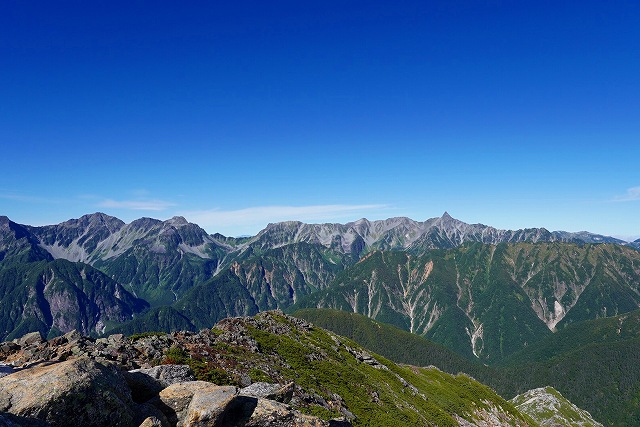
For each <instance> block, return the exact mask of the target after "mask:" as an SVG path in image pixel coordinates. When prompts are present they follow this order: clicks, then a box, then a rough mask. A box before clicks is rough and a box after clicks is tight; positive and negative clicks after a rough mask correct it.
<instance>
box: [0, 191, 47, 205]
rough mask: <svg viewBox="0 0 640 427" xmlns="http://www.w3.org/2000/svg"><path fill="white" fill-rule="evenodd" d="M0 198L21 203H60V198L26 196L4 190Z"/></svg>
mask: <svg viewBox="0 0 640 427" xmlns="http://www.w3.org/2000/svg"><path fill="white" fill-rule="evenodd" d="M0 199H4V200H12V201H14V202H23V203H60V200H56V199H51V198H47V197H39V196H28V195H24V194H18V193H11V192H5V193H0Z"/></svg>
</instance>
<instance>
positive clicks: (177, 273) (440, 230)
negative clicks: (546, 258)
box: [0, 212, 635, 339]
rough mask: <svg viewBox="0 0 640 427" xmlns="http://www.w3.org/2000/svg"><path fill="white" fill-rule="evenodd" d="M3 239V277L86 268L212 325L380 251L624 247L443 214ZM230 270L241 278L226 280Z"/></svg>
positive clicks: (176, 221) (70, 229)
mask: <svg viewBox="0 0 640 427" xmlns="http://www.w3.org/2000/svg"><path fill="white" fill-rule="evenodd" d="M0 233H1V234H0V269H2V268H3V266H7V265H10V264H12V263H14V262H17V263H23V262H37V261H47V262H50V261H52V260H54V259H64V260H68V261H72V262H83V263H86V264H89V265H91V266H93V267H95V268H97V269H98V270H100V271H101V272H102V273H104V274H106V275H107V276H108V277H109V278H110V279H111V280H113V281H115V282H116V283H117V284H118V285H121V286H123V287H124V289H126V290H127V291H128V292H130V293H132V294H133V296H134V297H139V298H142V299H144V300H145V301H147V302H148V303H149V304H150V305H151V307H160V306H164V305H169V304H174V303H175V304H178V305H177V307H183V308H184V307H187V306H188V305H189V304H190V302H193V301H192V300H193V298H194V295H200V296H201V297H205V296H208V297H212V298H216V299H219V300H220V301H227V302H221V304H220V305H216V307H217V308H216V309H215V310H214V311H215V312H214V311H211V310H213V309H209V311H210V312H208V313H206V316H205V318H206V319H212V320H217V319H219V318H221V317H224V316H228V315H234V314H235V315H246V314H252V313H254V312H255V311H256V310H258V311H262V310H268V309H274V308H286V307H288V306H290V305H291V304H294V303H296V302H298V301H299V300H300V299H301V298H304V297H306V296H307V295H310V294H313V293H316V292H320V291H323V290H326V289H327V288H329V287H330V286H332V285H333V284H334V281H335V280H336V278H337V276H338V275H339V274H341V273H342V272H343V271H345V270H347V269H350V268H351V267H352V266H354V265H355V264H356V263H357V262H358V261H360V260H361V259H362V257H366V256H368V255H370V254H371V253H373V251H377V250H394V251H399V250H402V251H406V252H407V253H408V254H411V255H412V256H414V257H415V256H419V255H421V254H424V253H425V252H429V251H433V250H435V249H437V248H455V247H458V246H460V245H461V244H465V243H468V242H482V243H484V244H492V245H494V244H497V243H501V242H518V241H530V242H541V241H563V242H566V241H576V242H579V243H580V244H583V243H585V242H587V241H599V242H603V241H611V242H614V243H618V242H621V241H618V240H616V239H612V238H608V237H605V236H599V235H594V234H591V233H566V232H549V231H547V230H545V229H528V230H516V231H509V230H498V229H495V228H493V227H488V226H485V225H482V224H473V225H469V224H466V223H464V222H462V221H459V220H456V219H454V218H452V217H451V216H450V215H449V214H448V213H446V212H445V214H444V215H443V216H442V217H439V218H432V219H429V220H426V221H424V222H417V221H414V220H411V219H409V218H390V219H387V220H381V221H368V220H366V219H361V220H358V221H355V222H350V223H347V224H304V223H301V222H282V223H276V224H269V225H268V226H267V227H266V228H265V229H264V230H262V231H261V232H260V233H258V234H257V235H256V236H253V237H249V238H239V239H235V238H228V237H224V236H222V235H219V234H215V235H209V234H208V233H207V232H206V231H205V230H203V229H202V228H201V227H199V226H197V225H196V224H191V223H189V222H187V221H186V220H185V219H184V218H182V217H174V218H171V219H169V220H166V221H160V220H157V219H151V218H140V219H138V220H135V221H133V222H131V223H129V224H125V223H124V222H123V221H121V220H119V219H117V218H115V217H112V216H109V215H105V214H102V213H96V214H91V215H85V216H83V217H81V218H79V219H72V220H69V221H65V222H63V223H61V224H58V225H50V226H42V227H33V226H26V225H25V226H23V225H20V224H16V223H14V222H12V221H10V220H9V219H8V218H6V217H0ZM2 260H3V261H2ZM228 272H232V274H233V275H234V276H235V278H232V279H229V280H227V279H225V277H226V276H225V275H226V274H227V273H228ZM221 282H222V284H221ZM196 288H198V289H196ZM243 288H244V289H243ZM192 289H193V290H194V292H191V290H192ZM229 290H232V293H233V295H235V296H238V297H239V298H240V300H238V301H235V302H233V301H229V300H228V298H225V297H224V296H223V293H224V292H228V291H229ZM223 291H224V292H223ZM183 299H184V301H183ZM534 299H535V298H534ZM542 300H543V301H542V302H541V304H540V305H541V308H540V313H538V314H539V316H538V317H539V318H540V319H542V320H543V321H544V322H545V323H547V322H548V321H549V319H548V317H549V313H554V307H553V302H552V306H551V308H550V309H546V308H545V306H547V305H548V304H547V303H548V302H549V301H550V299H549V298H547V297H545V298H543V299H542ZM633 301H635V300H633ZM225 304H232V305H233V306H232V307H227V306H226V305H225ZM417 307H418V306H414V310H415V309H416V308H417ZM634 307H635V306H634ZM218 309H219V310H218ZM234 310H240V311H237V312H236V311H234ZM218 311H220V312H218ZM463 312H464V310H463V311H461V312H460V313H458V314H457V315H456V319H457V321H458V323H459V324H460V325H467V326H468V327H469V328H470V330H474V331H475V330H476V329H477V325H476V327H474V328H471V327H470V326H469V325H468V324H467V322H468V321H469V318H468V316H466V315H464V314H463ZM437 313H438V309H436V310H435V312H432V313H431V314H430V316H432V317H433V320H436V319H437V317H438V316H437ZM612 314H615V312H614V313H612ZM556 317H557V316H556ZM465 318H466V319H467V320H465ZM181 323H183V322H182V320H181ZM392 323H393V322H392ZM407 329H409V328H407ZM423 329H424V327H423ZM427 329H429V328H427ZM463 329H465V328H463ZM411 330H413V329H411ZM416 331H417V329H416ZM423 332H424V331H423ZM476 332H478V331H476ZM476 335H477V334H476ZM477 336H479V335H477ZM476 339H477V338H476Z"/></svg>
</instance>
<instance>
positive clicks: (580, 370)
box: [295, 309, 640, 427]
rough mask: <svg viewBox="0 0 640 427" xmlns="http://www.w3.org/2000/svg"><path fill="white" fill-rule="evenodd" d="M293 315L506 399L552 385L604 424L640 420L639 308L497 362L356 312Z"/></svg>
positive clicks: (579, 327) (582, 325) (567, 330)
mask: <svg viewBox="0 0 640 427" xmlns="http://www.w3.org/2000/svg"><path fill="white" fill-rule="evenodd" d="M295 315H296V316H300V317H302V318H304V319H306V320H309V321H311V322H313V323H315V324H317V325H319V326H322V327H325V328H327V329H329V330H331V331H333V332H336V333H339V334H341V335H344V336H347V337H349V338H351V339H353V340H354V341H356V342H358V343H359V344H361V345H363V346H365V347H367V348H370V349H371V350H373V351H375V352H377V353H379V354H381V355H383V356H385V357H388V358H389V359H391V360H393V361H395V362H398V363H408V364H413V365H418V366H424V365H431V364H433V365H436V366H438V367H441V369H443V370H445V371H447V372H450V373H456V372H459V371H462V372H466V373H468V374H470V375H471V376H473V377H474V378H476V379H477V380H479V381H480V382H482V383H484V384H487V385H489V386H491V387H492V388H493V389H495V390H496V391H497V392H498V393H499V394H500V395H501V396H504V397H508V398H511V397H513V396H516V395H517V394H520V393H525V392H526V391H527V390H530V389H534V388H540V387H546V386H553V387H554V388H555V389H557V390H559V392H561V393H562V394H563V395H564V396H566V397H567V398H569V399H570V400H571V402H573V403H575V404H577V405H578V406H579V407H581V408H584V409H586V410H588V411H589V412H590V413H591V415H593V417H594V418H595V419H596V420H598V421H600V422H602V423H604V424H605V425H607V426H620V427H622V426H629V425H637V424H638V422H639V420H640V335H639V334H638V332H639V331H640V311H634V312H632V313H628V314H625V315H621V316H617V317H613V318H604V319H597V320H593V321H588V322H580V323H576V324H572V325H571V326H568V327H567V328H565V329H563V330H561V331H558V332H557V333H556V334H554V335H552V336H550V337H549V338H546V339H544V340H541V341H539V342H537V343H535V344H532V345H531V346H529V347H527V349H526V350H523V351H522V352H520V353H517V354H515V355H513V356H512V357H511V358H509V359H507V360H506V361H504V363H505V364H507V365H506V366H498V367H496V366H492V367H489V366H484V365H480V364H478V363H473V362H472V361H467V360H464V359H462V358H460V357H459V356H456V355H451V354H450V352H449V351H448V350H446V349H443V348H441V347H439V346H437V345H435V344H434V343H432V342H429V341H428V340H425V339H424V338H422V337H419V336H416V335H412V334H409V333H407V332H405V331H402V330H399V329H397V328H395V327H393V326H390V325H385V324H382V323H380V322H376V321H373V320H371V319H369V318H366V317H364V316H361V315H357V314H353V313H345V312H337V311H333V310H326V309H305V310H299V311H297V312H296V313H295ZM568 425H572V424H568Z"/></svg>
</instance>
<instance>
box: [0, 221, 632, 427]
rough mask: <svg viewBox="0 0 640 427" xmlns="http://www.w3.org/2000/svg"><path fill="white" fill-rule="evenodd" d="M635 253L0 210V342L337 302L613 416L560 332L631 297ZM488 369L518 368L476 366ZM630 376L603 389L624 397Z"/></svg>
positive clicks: (508, 240) (627, 305)
mask: <svg viewBox="0 0 640 427" xmlns="http://www.w3.org/2000/svg"><path fill="white" fill-rule="evenodd" d="M638 248H640V241H636V242H630V243H627V242H624V241H622V240H619V239H615V238H612V237H608V236H603V235H598V234H593V233H588V232H579V233H568V232H563V231H554V232H551V231H548V230H546V229H544V228H531V229H524V230H499V229H496V228H493V227H490V226H486V225H482V224H466V223H464V222H462V221H459V220H456V219H454V218H452V217H451V216H450V215H449V214H447V213H446V212H445V214H443V215H442V216H441V217H439V218H432V219H428V220H426V221H423V222H418V221H414V220H411V219H409V218H390V219H387V220H382V221H368V220H366V219H361V220H358V221H355V222H350V223H347V224H305V223H301V222H294V221H288V222H282V223H276V224H269V225H267V227H266V228H265V229H263V230H262V231H261V232H259V233H258V234H257V235H256V236H250V237H242V238H234V237H225V236H223V235H220V234H208V233H207V232H206V231H205V230H203V229H202V228H201V227H199V226H198V225H196V224H192V223H189V222H188V221H186V220H185V219H184V218H182V217H174V218H171V219H169V220H166V221H160V220H157V219H151V218H141V219H138V220H135V221H133V222H131V223H129V224H126V223H124V222H123V221H121V220H119V219H117V218H114V217H111V216H108V215H105V214H102V213H96V214H91V215H85V216H83V217H81V218H79V219H72V220H69V221H66V222H63V223H61V224H57V225H49V226H38V227H36V226H29V225H22V224H18V223H16V222H13V221H11V220H10V219H9V218H7V217H0V341H3V340H11V339H14V338H18V337H20V336H22V335H24V334H25V333H27V332H31V331H38V332H40V333H42V334H43V335H44V336H46V337H49V338H52V337H55V336H59V335H61V334H64V333H67V332H69V331H71V330H74V329H75V330H78V331H80V332H81V333H82V334H86V335H93V336H99V335H104V334H107V333H118V332H120V333H126V334H133V333H137V332H148V331H172V330H194V331H195V330H199V329H203V328H210V327H211V326H212V325H214V324H215V323H216V322H218V321H220V320H221V319H223V318H227V317H235V316H253V315H255V314H257V313H259V312H263V311H266V310H272V309H282V310H285V311H287V312H293V311H295V310H299V309H304V308H312V309H318V308H328V309H339V310H342V311H344V312H350V313H359V314H362V315H365V316H368V317H369V318H372V319H376V320H378V321H380V322H385V323H386V324H390V325H393V326H395V327H398V328H400V329H403V330H405V331H407V332H410V333H412V334H415V335H418V336H422V337H424V338H428V339H429V340H431V342H435V343H438V344H439V345H441V346H444V347H439V350H435V352H436V353H442V354H445V353H443V352H445V349H446V351H452V352H454V353H450V354H451V355H454V354H455V356H447V357H448V359H446V360H449V362H443V366H445V367H446V366H449V364H450V363H452V362H450V361H451V360H457V362H455V363H454V365H455V366H459V369H460V370H464V371H465V372H467V371H469V372H471V374H472V375H474V376H475V375H478V376H479V377H481V380H482V381H483V382H486V383H488V384H490V385H491V386H492V387H495V388H496V389H498V390H499V391H500V393H501V394H502V395H504V396H509V397H511V396H515V395H516V394H518V393H523V392H525V391H527V390H529V389H532V388H536V387H544V386H547V385H553V386H554V387H556V389H558V390H560V391H561V392H562V393H563V394H565V393H567V394H568V395H569V397H570V398H571V400H572V401H574V400H575V401H576V402H577V403H578V404H579V405H580V406H581V407H584V408H586V409H588V410H590V411H592V413H595V414H596V415H598V417H600V419H601V420H607V421H608V423H607V425H626V423H628V421H629V420H630V419H632V418H633V417H634V416H635V415H633V414H636V413H637V411H638V408H636V407H635V406H634V405H631V403H630V404H629V405H630V406H628V407H627V406H624V405H623V406H620V410H619V411H618V412H619V414H617V413H616V414H612V413H611V412H610V411H608V410H607V409H606V408H607V407H612V406H611V405H612V404H613V403H612V402H613V401H611V400H610V399H608V398H598V399H591V396H590V395H589V394H588V393H589V392H590V391H591V390H590V389H589V387H585V386H575V385H568V383H567V382H566V381H568V380H569V379H568V378H566V377H563V374H562V372H563V371H562V369H565V368H566V369H569V368H567V367H571V366H581V369H585V370H587V371H589V370H590V369H591V368H590V367H589V366H590V365H588V364H587V365H584V364H582V362H581V361H576V360H575V359H574V356H572V354H573V353H572V352H575V351H578V348H579V347H578V343H582V342H583V341H585V339H586V340H588V339H590V338H585V337H588V336H590V335H589V334H588V333H587V332H580V334H576V333H575V332H571V331H576V330H580V331H583V330H584V327H583V325H587V324H588V322H593V321H598V319H617V318H618V317H611V316H620V315H626V314H627V313H635V311H634V310H637V309H638V308H639V307H640V251H638ZM636 317H637V316H635V315H634V316H632V317H631V318H632V319H636ZM612 322H613V323H615V322H617V320H612ZM635 323H638V325H640V321H638V322H635V320H634V321H627V324H635ZM612 325H613V324H612ZM614 326H615V325H614ZM614 326H607V329H606V330H607V331H609V332H607V333H606V334H607V336H608V337H609V336H611V334H614V335H616V332H615V331H614V332H611V331H613V330H614V329H615V328H614ZM581 328H582V329H581ZM589 328H591V326H589ZM612 328H614V329H612ZM639 328H640V326H639ZM627 329H628V328H627ZM620 330H622V329H620ZM631 330H635V329H633V328H631ZM570 332H571V333H570ZM618 334H619V332H618ZM625 336H626V335H625ZM567 337H569V338H567ZM398 339H400V340H403V341H406V339H405V338H394V339H392V341H394V342H395V341H396V340H398ZM606 339H607V340H608V339H609V338H606ZM574 343H575V345H574ZM593 346H596V347H593ZM636 347H637V345H636V343H635V342H634V343H630V342H627V341H624V340H615V342H614V343H613V344H600V343H599V342H598V343H594V344H592V347H585V348H592V349H596V351H597V352H599V353H598V354H599V355H600V356H599V358H596V359H594V360H598V363H599V365H598V366H599V368H597V369H598V370H599V372H601V373H604V372H607V370H606V369H602V366H609V361H610V360H617V359H616V358H618V357H620V356H619V354H620V352H623V353H624V354H627V353H626V351H627V350H625V349H627V348H633V349H635V348H636ZM559 349H563V350H562V351H560V350H559ZM612 352H613V353H612ZM616 352H617V353H616ZM431 354H433V352H431ZM527 354H528V355H530V356H529V357H527V356H526V355H527ZM616 354H618V356H616ZM533 355H538V356H536V358H533V359H532V357H533ZM457 358H460V359H457ZM463 360H467V361H468V362H462V361H463ZM549 360H555V362H553V363H552V364H551V365H549V363H550V362H548V361H549ZM397 361H402V360H397ZM408 363H412V362H411V361H409V362H408ZM468 363H471V365H469V364H468ZM473 363H479V364H478V365H473ZM485 365H489V366H492V367H500V366H519V367H521V369H520V368H519V369H520V370H516V371H514V370H513V369H515V368H508V369H507V370H506V371H503V370H500V371H491V372H489V373H487V372H485V371H483V370H482V368H478V367H477V366H485ZM451 366H453V365H451ZM612 366H616V365H615V363H613V365H612ZM492 369H493V368H492ZM496 369H497V368H496ZM500 369H503V368H500ZM594 369H595V368H594ZM456 372H458V371H455V372H452V373H456ZM505 372H506V373H505ZM612 375H614V377H615V378H618V377H619V375H621V374H620V372H619V371H615V373H614V374H612ZM622 375H623V374H622ZM634 375H635V374H634ZM510 376H513V377H516V378H517V379H518V381H515V382H514V381H512V380H509V379H506V378H508V377H510ZM556 376H560V377H563V378H565V379H564V380H562V381H559V382H558V381H555V377H556ZM577 377H580V376H579V375H577ZM630 378H631V377H630ZM633 378H635V376H633ZM563 381H564V382H563ZM607 381H608V380H607V379H606V378H605V377H602V378H600V382H602V383H603V384H604V383H607ZM607 384H608V383H607ZM636 384H640V382H637V381H636V380H633V381H631V380H630V382H629V385H628V388H625V389H624V390H627V391H623V389H620V388H618V389H616V388H608V389H607V390H608V391H607V393H606V394H605V396H611V398H612V399H615V398H618V399H631V400H630V402H634V401H635V400H633V399H634V398H633V397H632V395H631V394H629V393H635V391H633V390H636ZM607 387H615V386H614V385H608V386H607ZM576 390H577V391H576ZM616 390H617V391H616ZM638 390H640V389H638ZM639 392H640V391H639ZM599 396H600V395H599ZM549 399H550V400H549ZM547 400H549V401H551V400H553V398H551V397H549V398H548V399H547ZM625 401H626V400H625Z"/></svg>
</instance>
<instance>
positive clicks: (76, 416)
mask: <svg viewBox="0 0 640 427" xmlns="http://www.w3.org/2000/svg"><path fill="white" fill-rule="evenodd" d="M134 407H135V404H134V402H133V400H132V399H131V391H130V390H129V388H128V387H127V383H126V381H125V380H124V378H123V376H122V375H121V373H120V372H119V371H118V370H117V369H116V368H115V367H114V366H112V365H111V366H106V365H103V364H100V363H97V362H96V361H94V360H91V359H89V358H86V357H83V358H77V359H73V360H68V361H66V362H60V363H54V364H51V365H41V366H36V367H32V368H29V369H23V370H21V371H18V372H16V373H13V374H11V375H7V376H5V377H2V378H0V412H8V413H10V414H13V415H15V416H18V417H24V418H27V419H35V420H39V421H42V422H45V423H47V424H50V425H54V426H55V425H59V426H62V425H82V426H96V427H98V426H105V427H107V426H130V425H133V424H134V420H135V408H134Z"/></svg>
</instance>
